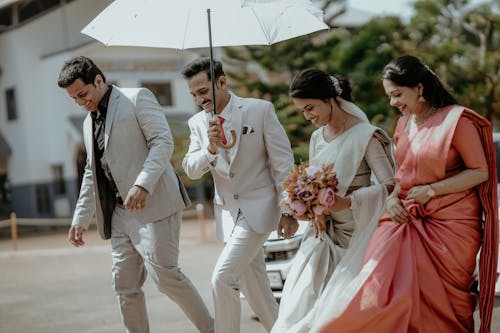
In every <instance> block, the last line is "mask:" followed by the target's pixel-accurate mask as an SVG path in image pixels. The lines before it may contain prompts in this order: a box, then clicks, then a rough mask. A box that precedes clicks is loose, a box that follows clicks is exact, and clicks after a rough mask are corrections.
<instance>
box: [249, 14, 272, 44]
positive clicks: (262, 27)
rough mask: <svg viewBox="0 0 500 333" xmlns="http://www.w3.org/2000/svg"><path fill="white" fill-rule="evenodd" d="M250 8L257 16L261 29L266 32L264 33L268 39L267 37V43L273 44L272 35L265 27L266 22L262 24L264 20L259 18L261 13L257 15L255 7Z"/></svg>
mask: <svg viewBox="0 0 500 333" xmlns="http://www.w3.org/2000/svg"><path fill="white" fill-rule="evenodd" d="M250 10H251V11H252V13H253V15H254V16H255V18H256V19H257V22H259V25H260V30H262V32H263V33H264V35H265V36H266V39H267V45H271V36H269V35H268V34H267V31H266V29H265V26H264V24H262V21H261V20H260V18H259V15H257V13H256V12H255V9H254V8H253V7H250Z"/></svg>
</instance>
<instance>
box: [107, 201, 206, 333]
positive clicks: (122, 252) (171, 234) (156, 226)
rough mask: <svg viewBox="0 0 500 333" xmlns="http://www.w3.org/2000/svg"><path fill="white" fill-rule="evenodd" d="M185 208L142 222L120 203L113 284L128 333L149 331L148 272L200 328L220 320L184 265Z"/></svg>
mask: <svg viewBox="0 0 500 333" xmlns="http://www.w3.org/2000/svg"><path fill="white" fill-rule="evenodd" d="M181 220H182V211H179V212H177V213H175V214H173V215H171V216H169V217H167V218H166V219H164V220H161V221H158V222H154V223H148V224H142V223H139V221H137V220H136V219H135V218H134V216H133V215H132V214H130V213H129V212H127V211H126V210H125V209H123V208H120V207H116V208H115V211H114V213H113V219H112V223H111V228H112V230H111V246H112V256H113V267H112V273H113V287H114V289H115V291H116V294H117V297H118V302H119V305H120V310H121V314H122V319H123V323H124V325H125V328H126V332H127V333H148V332H149V323H148V315H147V311H146V303H145V299H144V293H143V291H142V286H143V284H144V281H145V279H146V275H147V274H148V273H149V275H150V276H151V277H152V278H153V280H154V282H155V283H156V285H157V287H158V289H159V290H160V291H161V292H162V293H164V294H166V295H167V296H168V297H170V298H171V299H172V300H173V301H174V302H175V303H177V305H178V306H179V307H180V308H181V310H182V311H184V313H185V314H186V316H188V318H189V319H190V320H191V322H193V324H194V325H195V326H196V328H197V329H198V331H199V332H201V333H212V332H214V321H213V319H212V317H211V316H210V314H209V312H208V309H207V307H206V306H205V303H204V302H203V300H202V298H201V296H200V294H199V293H198V291H197V290H196V288H195V287H194V285H193V284H192V283H191V281H190V280H189V279H188V278H187V277H186V276H185V275H184V274H182V272H181V270H180V268H179V267H178V257H179V232H180V224H181Z"/></svg>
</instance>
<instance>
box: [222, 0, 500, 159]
mask: <svg viewBox="0 0 500 333" xmlns="http://www.w3.org/2000/svg"><path fill="white" fill-rule="evenodd" d="M330 2H336V1H324V3H325V6H328V4H329V3H330ZM470 2H471V1H469V0H417V1H416V2H415V3H414V15H413V17H411V19H410V20H409V21H408V22H403V21H401V20H400V19H399V18H397V17H377V18H375V19H373V20H371V21H370V22H368V23H366V24H365V25H363V26H361V27H359V28H358V29H356V30H346V29H342V28H337V29H332V30H330V31H327V32H319V33H315V34H312V35H309V36H304V37H300V38H294V39H292V40H288V41H284V42H281V43H278V44H275V45H272V46H262V47H255V46H252V47H240V48H225V49H224V51H225V62H229V63H230V64H231V68H232V70H231V71H229V73H228V74H229V76H230V78H231V80H230V84H231V85H232V88H233V90H235V92H237V93H238V94H240V95H243V96H252V97H259V98H265V99H268V100H270V101H272V102H273V103H274V106H275V108H276V111H277V114H278V118H279V119H280V121H281V122H282V123H283V125H284V127H285V130H286V131H287V134H288V136H289V138H290V141H291V142H292V146H293V149H294V153H295V158H296V162H298V161H300V160H307V159H308V158H307V155H308V149H307V145H308V142H309V137H310V135H311V133H312V132H313V131H314V129H315V128H314V127H313V126H312V125H311V124H310V123H309V122H307V121H305V120H304V118H303V116H302V114H300V112H298V111H297V110H296V109H295V108H294V106H293V105H292V103H291V99H290V98H289V97H288V85H289V83H290V81H291V79H292V77H293V76H294V75H295V74H296V73H298V72H299V71H301V70H303V69H306V68H318V69H321V70H324V71H326V72H329V73H335V74H342V75H344V76H346V77H347V78H348V79H349V81H350V82H351V85H352V87H353V95H354V98H355V102H356V103H357V104H358V105H359V106H360V107H361V108H362V109H363V110H365V112H366V113H367V115H368V118H369V119H370V121H371V122H372V123H373V124H375V125H378V126H381V127H383V128H385V129H386V130H388V131H389V132H390V133H392V131H393V129H394V125H395V121H396V119H397V117H398V116H399V112H398V111H396V110H395V109H393V108H391V107H390V106H389V103H388V100H387V97H386V96H385V94H384V91H383V88H382V85H381V81H380V73H381V71H382V69H383V68H384V66H385V65H386V64H387V63H388V62H389V61H390V60H392V59H393V58H395V57H397V56H400V55H403V54H412V55H415V56H418V57H420V58H421V59H422V60H423V61H424V62H425V63H427V64H428V65H429V67H431V68H432V69H433V70H434V71H435V72H436V74H437V75H438V76H439V77H440V78H441V79H442V81H443V82H444V83H446V84H447V85H448V86H449V87H450V88H451V90H452V91H453V94H454V95H455V96H456V97H457V98H458V100H459V101H460V102H461V104H463V105H465V106H468V107H470V108H472V109H474V110H476V111H477V112H479V113H481V114H483V115H485V116H486V117H488V118H489V119H490V120H495V119H498V118H500V105H499V104H500V75H499V73H500V51H499V50H500V16H499V11H500V8H499V4H498V1H497V0H490V1H488V2H486V3H484V4H481V5H479V6H477V5H476V6H472V5H471V3H470ZM249 64H257V66H258V68H259V69H260V73H259V74H255V70H254V69H255V65H254V66H253V67H252V66H249Z"/></svg>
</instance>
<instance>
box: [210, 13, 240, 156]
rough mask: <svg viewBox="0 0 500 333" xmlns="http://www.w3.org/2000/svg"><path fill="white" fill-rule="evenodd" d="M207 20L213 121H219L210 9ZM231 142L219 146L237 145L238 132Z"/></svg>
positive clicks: (234, 133) (230, 146)
mask: <svg viewBox="0 0 500 333" xmlns="http://www.w3.org/2000/svg"><path fill="white" fill-rule="evenodd" d="M207 18H208V48H209V52H210V81H211V83H212V104H213V105H214V107H213V109H212V119H214V120H217V121H218V119H217V116H216V115H217V104H216V102H215V68H214V52H213V47H212V23H211V21H210V8H207ZM231 139H232V140H231V142H229V143H228V144H226V145H224V144H223V143H222V142H221V143H220V144H219V146H220V147H222V148H224V149H231V148H232V147H233V146H234V145H235V144H236V131H235V130H231Z"/></svg>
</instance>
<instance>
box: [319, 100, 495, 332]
mask: <svg viewBox="0 0 500 333" xmlns="http://www.w3.org/2000/svg"><path fill="white" fill-rule="evenodd" d="M462 116H463V117H465V118H467V119H469V120H471V121H472V123H473V124H474V125H475V127H476V128H477V130H478V133H479V136H480V139H481V143H482V145H483V148H484V151H485V155H486V160H487V164H488V171H489V180H488V181H486V182H485V183H483V184H481V185H479V186H477V187H476V188H473V189H469V190H465V191H462V192H458V193H453V194H448V195H443V196H437V197H435V198H433V199H432V200H430V201H429V202H428V203H426V204H425V205H420V204H417V203H415V202H414V200H405V197H406V193H407V191H408V190H409V189H410V188H411V187H412V186H414V185H420V184H428V183H433V182H437V181H440V180H443V179H445V178H447V177H450V176H452V175H453V174H456V173H458V172H459V171H460V170H456V171H455V172H454V173H452V174H450V172H449V170H446V160H447V157H448V153H449V152H450V149H451V146H452V139H453V135H454V132H455V128H456V126H457V123H458V120H459V119H460V117H462ZM407 122H408V117H402V118H401V119H400V121H399V122H398V128H397V129H396V136H395V141H396V161H397V164H398V166H399V169H398V172H397V174H396V177H395V178H396V181H397V182H398V183H399V185H400V188H401V191H400V197H401V199H402V202H403V205H404V206H405V209H406V210H407V212H408V213H409V215H410V218H409V220H408V222H406V223H403V224H397V223H395V222H393V221H392V220H391V219H390V218H389V217H388V216H384V217H382V218H381V219H380V221H379V226H378V228H377V230H376V231H375V233H374V235H373V237H372V239H371V241H370V245H369V247H368V249H367V252H366V256H365V263H366V264H367V265H368V264H370V265H372V266H373V265H374V266H375V268H374V269H373V271H372V272H371V274H370V275H369V277H368V278H367V279H366V281H365V282H364V284H363V285H362V286H361V288H360V290H359V291H358V292H357V293H356V296H355V297H354V298H353V299H352V301H351V302H350V303H349V305H348V306H347V308H346V310H345V311H344V312H343V313H342V314H340V315H339V316H338V317H336V318H334V319H332V320H331V321H330V322H328V323H327V324H326V325H325V326H324V327H323V328H322V329H321V333H327V332H343V333H347V332H353V333H354V332H370V333H372V332H373V333H396V332H397V333H403V332H411V333H427V332H454V333H470V332H474V321H473V312H474V309H475V305H476V299H475V296H474V295H473V294H471V292H470V287H471V284H472V282H473V281H472V275H473V272H474V268H475V263H476V260H475V259H476V254H477V251H478V250H479V248H480V247H481V259H480V270H479V271H480V297H479V304H480V313H481V326H480V327H481V329H480V332H481V333H489V332H490V324H491V315H492V308H493V302H494V285H495V277H496V263H497V255H498V253H497V252H498V212H497V193H496V192H497V190H496V185H497V184H496V182H497V177H496V166H495V151H494V146H493V141H492V129H491V124H490V123H489V122H488V121H487V120H485V119H484V118H482V117H480V116H478V115H477V114H476V113H474V112H472V111H470V110H467V109H464V108H463V107H460V106H454V107H447V108H444V109H442V110H441V111H440V112H438V113H436V114H435V115H434V116H433V117H432V118H430V119H429V120H428V121H427V122H426V123H425V126H424V128H422V129H420V130H419V131H413V132H412V131H410V130H408V129H407V128H406V124H407ZM470 149H478V147H470ZM324 311H328V309H324Z"/></svg>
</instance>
